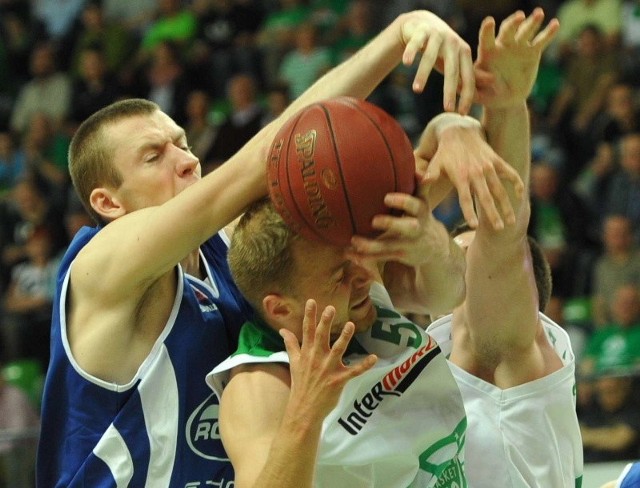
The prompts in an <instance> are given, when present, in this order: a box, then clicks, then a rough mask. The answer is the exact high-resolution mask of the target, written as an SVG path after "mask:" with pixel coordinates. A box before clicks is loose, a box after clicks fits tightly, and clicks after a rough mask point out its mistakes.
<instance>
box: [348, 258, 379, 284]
mask: <svg viewBox="0 0 640 488" xmlns="http://www.w3.org/2000/svg"><path fill="white" fill-rule="evenodd" d="M349 274H350V275H351V284H352V285H353V287H354V288H363V287H366V286H369V285H370V284H371V283H372V282H373V278H374V275H373V272H372V271H371V270H370V269H368V268H365V267H364V266H360V265H359V264H356V263H353V262H352V263H351V264H350V265H349Z"/></svg>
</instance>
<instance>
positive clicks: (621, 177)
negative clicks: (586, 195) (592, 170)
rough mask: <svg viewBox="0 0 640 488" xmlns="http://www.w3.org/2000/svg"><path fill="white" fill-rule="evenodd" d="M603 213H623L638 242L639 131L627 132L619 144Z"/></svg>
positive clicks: (639, 199) (639, 193)
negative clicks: (616, 161)
mask: <svg viewBox="0 0 640 488" xmlns="http://www.w3.org/2000/svg"><path fill="white" fill-rule="evenodd" d="M604 208H605V214H606V215H610V214H617V215H624V216H626V217H628V218H629V220H630V221H631V225H632V228H633V229H634V240H635V241H636V244H638V243H640V132H634V133H632V134H627V135H626V136H624V137H623V138H622V140H621V144H620V168H618V169H617V171H616V172H615V174H614V175H613V176H612V177H611V182H610V183H609V185H608V188H607V195H606V198H605V203H604Z"/></svg>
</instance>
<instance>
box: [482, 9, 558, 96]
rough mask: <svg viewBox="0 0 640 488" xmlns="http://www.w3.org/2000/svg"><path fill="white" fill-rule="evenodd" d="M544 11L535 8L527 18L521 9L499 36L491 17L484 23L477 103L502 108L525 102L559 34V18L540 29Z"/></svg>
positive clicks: (509, 19) (506, 23) (503, 25)
mask: <svg viewBox="0 0 640 488" xmlns="http://www.w3.org/2000/svg"><path fill="white" fill-rule="evenodd" d="M543 21H544V11H543V10H542V9H541V8H536V9H534V11H533V12H532V13H531V15H529V16H528V17H527V16H525V14H524V12H522V11H521V10H519V11H517V12H515V13H514V14H512V15H510V16H509V17H507V18H506V19H505V20H504V21H503V22H502V23H501V24H500V29H499V32H498V36H497V37H496V35H495V27H496V23H495V20H494V19H493V18H492V17H487V18H485V19H484V21H483V22H482V26H481V27H480V33H479V43H478V58H477V60H476V62H475V64H474V68H475V72H476V100H475V101H476V102H478V103H480V104H482V105H484V106H485V107H491V108H501V107H508V106H512V105H514V104H516V103H519V102H523V101H525V100H526V99H527V97H528V96H529V94H530V93H531V89H532V87H533V84H534V83H535V80H536V76H537V73H538V66H539V64H540V57H541V56H542V52H543V51H544V50H545V49H546V48H547V46H549V44H550V43H551V41H552V40H553V38H554V37H555V35H556V34H557V32H558V28H559V26H560V24H559V23H558V20H557V19H552V20H551V21H549V23H548V24H547V26H546V27H545V28H544V29H542V30H540V28H541V26H542V22H543Z"/></svg>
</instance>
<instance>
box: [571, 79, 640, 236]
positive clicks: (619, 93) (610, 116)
mask: <svg viewBox="0 0 640 488" xmlns="http://www.w3.org/2000/svg"><path fill="white" fill-rule="evenodd" d="M638 131H640V112H639V111H638V106H637V102H636V93H635V89H634V88H633V86H632V85H631V84H630V83H629V82H628V81H624V80H621V81H618V82H616V83H615V84H614V85H613V86H612V87H611V89H610V90H609V92H608V93H607V103H606V106H605V109H604V111H603V112H601V113H600V114H599V115H598V116H597V117H596V119H595V121H594V124H593V130H592V131H591V135H590V139H591V141H592V145H593V146H594V147H595V152H594V155H593V157H592V158H591V159H590V160H589V161H588V162H587V164H586V166H585V167H584V168H583V169H582V170H581V171H580V173H579V174H578V175H577V178H576V179H575V181H574V189H575V190H576V192H577V193H579V194H580V196H581V197H582V198H583V199H584V200H585V201H586V202H587V203H588V205H589V206H590V207H591V209H592V212H593V214H594V216H595V217H597V219H596V224H597V225H600V224H601V222H602V218H603V217H604V215H605V212H606V209H605V207H604V205H605V202H606V195H607V191H608V185H609V184H610V182H611V177H612V176H613V174H614V173H615V170H616V169H617V167H618V154H617V149H618V145H619V142H620V139H621V138H622V137H623V136H624V135H626V134H631V133H634V132H638Z"/></svg>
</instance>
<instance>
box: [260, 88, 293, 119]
mask: <svg viewBox="0 0 640 488" xmlns="http://www.w3.org/2000/svg"><path fill="white" fill-rule="evenodd" d="M266 99H267V100H266V102H267V103H266V107H265V112H264V115H263V116H262V121H261V125H262V127H264V126H265V125H267V124H268V123H269V122H271V121H272V120H274V119H275V118H276V117H278V116H279V115H280V114H281V113H282V112H284V110H285V109H286V108H287V106H288V105H289V103H291V95H289V85H287V84H286V83H276V84H275V85H273V86H271V88H269V89H268V90H267V97H266Z"/></svg>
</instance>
